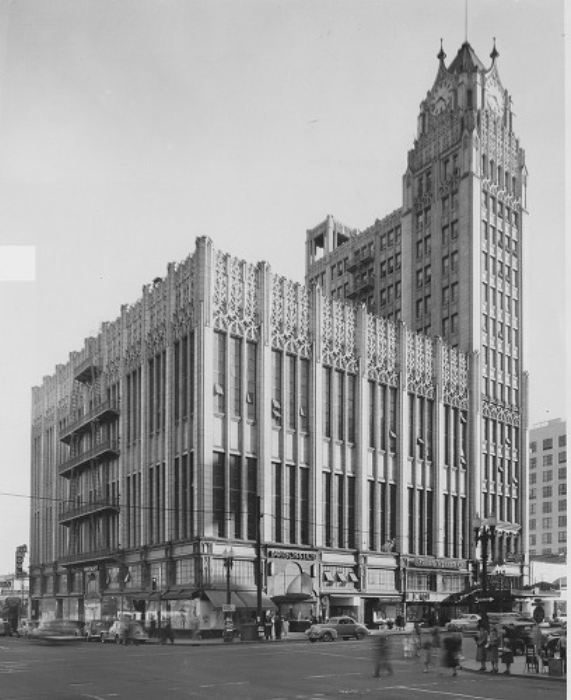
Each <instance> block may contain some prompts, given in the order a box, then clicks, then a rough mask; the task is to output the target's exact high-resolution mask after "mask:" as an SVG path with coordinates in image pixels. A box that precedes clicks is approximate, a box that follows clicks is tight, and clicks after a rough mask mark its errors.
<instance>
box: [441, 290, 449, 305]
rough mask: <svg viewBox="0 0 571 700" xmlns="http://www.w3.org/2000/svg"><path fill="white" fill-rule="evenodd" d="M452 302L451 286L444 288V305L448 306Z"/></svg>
mask: <svg viewBox="0 0 571 700" xmlns="http://www.w3.org/2000/svg"><path fill="white" fill-rule="evenodd" d="M449 303H450V287H444V288H443V289H442V306H448V304H449Z"/></svg>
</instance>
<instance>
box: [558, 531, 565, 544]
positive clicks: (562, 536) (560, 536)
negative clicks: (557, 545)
mask: <svg viewBox="0 0 571 700" xmlns="http://www.w3.org/2000/svg"><path fill="white" fill-rule="evenodd" d="M557 541H558V542H567V531H566V530H564V531H563V532H558V533H557Z"/></svg>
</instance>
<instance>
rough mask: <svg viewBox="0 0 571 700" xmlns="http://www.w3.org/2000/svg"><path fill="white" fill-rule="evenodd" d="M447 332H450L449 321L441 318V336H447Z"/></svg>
mask: <svg viewBox="0 0 571 700" xmlns="http://www.w3.org/2000/svg"><path fill="white" fill-rule="evenodd" d="M449 332H450V319H449V318H443V319H442V335H448V333H449Z"/></svg>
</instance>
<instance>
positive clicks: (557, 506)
mask: <svg viewBox="0 0 571 700" xmlns="http://www.w3.org/2000/svg"><path fill="white" fill-rule="evenodd" d="M547 554H562V555H566V554H567V423H566V421H564V420H562V419H561V418H557V419H555V420H550V421H546V422H544V423H537V424H536V425H534V426H533V427H532V428H531V430H530V431H529V555H530V557H531V556H532V555H547Z"/></svg>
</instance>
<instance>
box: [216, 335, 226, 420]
mask: <svg viewBox="0 0 571 700" xmlns="http://www.w3.org/2000/svg"><path fill="white" fill-rule="evenodd" d="M225 393H226V336H225V335H223V334H222V333H215V334H214V394H215V398H214V410H215V411H216V412H217V413H224V412H225V399H224V395H225Z"/></svg>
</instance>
